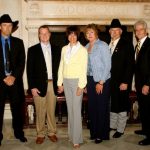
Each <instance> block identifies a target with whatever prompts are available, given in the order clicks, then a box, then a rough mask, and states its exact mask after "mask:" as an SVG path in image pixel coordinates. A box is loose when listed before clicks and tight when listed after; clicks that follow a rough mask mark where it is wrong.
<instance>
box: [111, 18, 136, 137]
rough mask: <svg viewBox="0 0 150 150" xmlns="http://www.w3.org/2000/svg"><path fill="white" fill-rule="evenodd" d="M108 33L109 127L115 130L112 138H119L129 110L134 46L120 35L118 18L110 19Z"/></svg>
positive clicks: (120, 29) (120, 28)
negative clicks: (109, 77)
mask: <svg viewBox="0 0 150 150" xmlns="http://www.w3.org/2000/svg"><path fill="white" fill-rule="evenodd" d="M109 33H110V36H111V42H110V44H109V47H110V49H111V53H112V68H111V113H110V128H111V129H115V130H116V132H115V134H114V135H113V138H119V137H120V136H121V135H122V134H123V133H124V130H125V126H126V122H127V112H128V111H129V104H130V103H129V92H130V87H131V81H132V75H133V67H134V47H133V44H132V43H131V42H130V41H128V40H126V39H124V38H123V37H121V35H122V26H121V24H120V21H119V20H118V19H113V20H112V22H111V25H110V29H109Z"/></svg>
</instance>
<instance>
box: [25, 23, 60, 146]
mask: <svg viewBox="0 0 150 150" xmlns="http://www.w3.org/2000/svg"><path fill="white" fill-rule="evenodd" d="M38 36H39V40H40V43H38V44H36V45H34V46H32V47H30V48H29V50H28V57H27V77H28V85H29V89H30V90H31V93H32V95H33V98H34V103H35V109H36V128H37V139H36V143H37V144H42V143H43V142H44V139H45V135H46V134H47V135H48V138H49V139H50V140H51V141H52V142H57V137H56V121H55V105H56V96H55V95H56V93H57V85H56V84H57V70H58V66H59V59H60V51H59V49H58V48H57V47H56V46H53V45H51V44H50V36H51V32H50V30H49V27H48V26H47V25H43V26H41V27H39V30H38ZM45 122H47V128H48V130H47V131H46V129H45Z"/></svg>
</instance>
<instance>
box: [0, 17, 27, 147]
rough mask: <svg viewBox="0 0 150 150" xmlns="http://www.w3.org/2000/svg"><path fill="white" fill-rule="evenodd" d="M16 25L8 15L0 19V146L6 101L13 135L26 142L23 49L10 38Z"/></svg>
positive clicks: (17, 42)
mask: <svg viewBox="0 0 150 150" xmlns="http://www.w3.org/2000/svg"><path fill="white" fill-rule="evenodd" d="M17 25H18V21H14V22H13V21H12V20H11V18H10V16H9V15H8V14H4V15H2V16H1V17H0V145H1V141H2V139H3V134H2V126H3V116H4V106H5V101H6V99H8V100H9V102H10V107H11V112H12V118H13V119H12V127H13V129H14V135H15V137H16V138H17V139H19V140H20V141H21V142H26V141H27V139H26V138H25V137H24V132H23V116H22V106H23V101H24V88H23V80H22V76H23V71H24V66H25V49H24V44H23V41H22V40H21V39H19V38H16V37H13V36H11V33H12V31H13V30H14V29H15V28H16V27H17Z"/></svg>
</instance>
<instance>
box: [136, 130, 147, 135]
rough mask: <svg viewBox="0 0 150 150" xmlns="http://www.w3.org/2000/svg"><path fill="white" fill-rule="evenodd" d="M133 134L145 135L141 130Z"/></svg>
mask: <svg viewBox="0 0 150 150" xmlns="http://www.w3.org/2000/svg"><path fill="white" fill-rule="evenodd" d="M134 133H135V134H138V135H145V134H144V132H143V130H135V131H134Z"/></svg>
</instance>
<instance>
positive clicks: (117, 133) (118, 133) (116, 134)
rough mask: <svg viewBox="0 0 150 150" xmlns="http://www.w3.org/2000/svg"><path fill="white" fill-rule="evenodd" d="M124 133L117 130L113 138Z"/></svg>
mask: <svg viewBox="0 0 150 150" xmlns="http://www.w3.org/2000/svg"><path fill="white" fill-rule="evenodd" d="M122 135H123V133H120V132H118V131H116V132H115V134H114V135H113V138H120V137H121V136H122Z"/></svg>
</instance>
